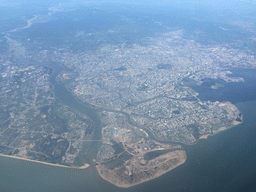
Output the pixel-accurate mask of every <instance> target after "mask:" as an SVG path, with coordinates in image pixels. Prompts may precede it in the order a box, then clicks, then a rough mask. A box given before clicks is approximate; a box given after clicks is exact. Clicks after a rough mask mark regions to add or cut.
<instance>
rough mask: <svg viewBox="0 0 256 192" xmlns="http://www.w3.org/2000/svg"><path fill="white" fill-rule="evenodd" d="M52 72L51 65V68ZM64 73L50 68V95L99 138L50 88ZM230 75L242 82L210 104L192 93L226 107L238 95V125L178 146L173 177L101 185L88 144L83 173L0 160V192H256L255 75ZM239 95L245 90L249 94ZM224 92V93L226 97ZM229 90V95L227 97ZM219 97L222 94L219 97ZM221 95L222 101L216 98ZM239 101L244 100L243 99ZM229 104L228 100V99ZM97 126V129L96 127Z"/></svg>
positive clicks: (68, 98) (204, 90)
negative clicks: (180, 155) (181, 155)
mask: <svg viewBox="0 0 256 192" xmlns="http://www.w3.org/2000/svg"><path fill="white" fill-rule="evenodd" d="M51 66H53V64H51ZM61 70H63V68H62V67H60V66H58V67H55V70H54V72H53V74H52V77H51V83H52V84H53V91H54V94H55V96H56V97H57V99H58V100H59V101H60V102H62V103H63V104H65V105H68V106H70V107H72V108H74V109H76V110H77V111H79V112H82V113H85V114H86V115H88V116H89V117H90V118H91V119H93V121H94V122H96V125H95V127H96V131H95V132H96V134H95V135H94V139H97V138H98V137H100V131H101V123H100V122H99V119H98V117H97V114H96V112H95V111H94V109H93V108H90V107H89V106H87V105H81V104H79V103H78V102H79V101H78V100H77V99H76V98H75V97H74V96H73V95H72V94H71V93H70V92H69V90H67V89H66V88H65V85H63V84H60V83H56V82H54V79H55V77H56V76H57V74H58V73H59V72H60V71H61ZM230 70H231V71H232V70H233V74H232V75H236V74H239V75H240V77H243V78H244V79H245V82H242V83H237V84H236V86H237V87H236V89H234V87H233V86H234V83H226V84H225V87H220V88H219V90H218V91H217V92H216V94H217V95H214V92H213V93H212V94H211V95H212V98H210V97H209V94H208V92H209V87H201V88H200V89H199V88H197V91H199V95H200V97H201V99H203V100H212V101H213V100H214V98H215V99H218V100H221V101H225V100H226V98H229V96H230V95H237V96H238V97H237V98H235V99H234V101H235V105H236V106H237V107H238V109H239V110H240V111H241V112H242V114H243V118H244V119H243V123H242V124H240V125H238V126H235V127H234V128H231V129H229V130H226V131H224V132H222V133H219V134H217V135H214V136H210V137H208V139H202V140H199V142H198V143H197V144H195V145H183V146H184V148H185V150H186V152H187V160H186V162H185V163H184V164H182V165H181V166H179V167H177V168H175V169H173V170H172V171H170V172H168V173H166V174H164V175H162V176H160V177H158V178H156V179H154V180H151V181H148V182H145V183H142V184H140V185H137V186H133V187H131V188H128V189H124V188H119V187H116V186H114V185H112V184H110V183H108V182H107V181H105V180H103V179H102V178H101V177H100V176H99V174H98V173H97V170H96V168H95V166H94V165H93V161H92V159H93V157H95V155H96V153H97V150H98V147H99V146H98V144H97V142H96V143H92V146H91V148H92V149H91V150H90V151H89V154H88V156H87V158H88V159H87V160H88V162H89V163H90V164H91V165H92V166H90V167H89V168H87V169H84V170H79V169H70V168H64V167H55V166H51V165H45V164H40V163H36V162H30V161H25V160H19V159H13V158H8V157H0V167H1V171H0V191H19V192H23V191H24V192H29V191H33V192H35V191H38V192H45V191H47V192H50V191H54V192H58V191H60V192H74V191H79V192H83V191H85V192H89V191H93V192H100V191H104V192H106V191H109V192H110V191H111V192H122V191H125V192H126V191H127V192H133V191H134V192H141V191H147V192H155V191H174V192H176V191H177V192H180V191H184V192H185V191H186V192H187V191H191V192H201V191H202V192H205V191H208V192H216V191H219V192H227V191H232V192H233V191H234V192H236V191H255V189H256V184H255V183H256V142H255V141H256V118H255V117H256V89H255V82H256V76H255V70H251V69H242V68H240V69H230ZM239 87H240V88H241V91H242V92H244V87H247V89H248V90H247V92H248V93H251V95H250V96H248V94H242V93H241V94H237V93H238V91H239ZM226 90H229V91H226ZM232 90H233V93H232ZM220 92H221V94H220ZM220 95H221V97H220ZM243 95H244V96H243ZM232 98H233V97H232ZM97 121H98V123H97Z"/></svg>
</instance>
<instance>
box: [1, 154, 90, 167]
mask: <svg viewBox="0 0 256 192" xmlns="http://www.w3.org/2000/svg"><path fill="white" fill-rule="evenodd" d="M0 157H8V158H13V159H19V160H23V161H30V162H34V163H41V164H45V165H50V166H55V167H63V168H69V169H86V168H88V167H89V166H90V165H89V164H88V163H85V164H84V165H82V166H80V167H76V166H67V165H60V164H54V163H47V162H43V161H37V160H32V159H26V158H24V157H17V156H12V155H4V154H1V153H0Z"/></svg>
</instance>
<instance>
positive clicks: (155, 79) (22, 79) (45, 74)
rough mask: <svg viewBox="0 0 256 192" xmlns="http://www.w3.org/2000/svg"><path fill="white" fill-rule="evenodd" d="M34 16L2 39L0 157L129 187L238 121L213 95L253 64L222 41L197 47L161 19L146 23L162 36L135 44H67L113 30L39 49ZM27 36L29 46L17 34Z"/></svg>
mask: <svg viewBox="0 0 256 192" xmlns="http://www.w3.org/2000/svg"><path fill="white" fill-rule="evenodd" d="M55 12H58V11H56V10H54V11H52V10H51V11H50V12H49V14H48V15H49V17H50V16H52V15H54V14H57V13H55ZM37 19H38V17H36V16H35V17H34V18H33V19H30V20H28V21H27V25H26V26H25V27H18V28H15V29H13V30H10V31H8V32H6V33H5V34H4V35H5V36H4V38H5V41H6V43H7V45H8V47H9V48H8V51H6V52H5V54H2V55H1V58H0V59H1V63H2V65H1V68H0V70H1V71H0V72H1V76H0V80H1V81H0V97H1V103H0V106H1V108H0V125H1V127H0V129H1V130H0V152H1V154H3V155H5V156H9V157H15V158H20V159H28V160H30V161H34V162H44V163H47V164H48V165H53V166H54V165H56V166H63V167H70V168H76V169H77V168H80V169H87V168H88V167H89V168H90V167H94V168H92V169H95V170H97V172H98V174H99V176H101V177H102V178H103V179H105V180H106V181H108V182H110V183H112V184H114V185H116V186H118V187H122V188H130V187H132V186H135V185H139V184H142V183H144V182H146V181H149V180H153V179H156V178H158V177H160V176H162V175H164V174H166V173H167V172H169V171H171V170H173V169H175V168H177V167H178V166H180V165H182V164H184V163H185V162H186V160H187V158H188V156H187V151H189V153H191V151H192V146H193V145H196V144H197V143H198V142H199V140H200V139H207V137H209V136H213V135H216V134H219V133H221V132H223V131H226V130H229V129H231V128H233V127H235V126H237V125H239V124H241V123H243V121H244V120H243V113H242V112H241V111H240V110H239V108H238V107H237V105H236V104H237V100H232V99H227V98H225V97H224V98H223V97H222V96H221V95H218V92H219V93H223V90H225V89H226V88H227V89H228V87H232V86H234V87H236V85H237V87H242V86H243V85H244V84H245V85H247V83H248V81H247V80H248V78H247V77H246V75H244V74H243V73H239V72H238V73H236V70H242V71H243V70H244V71H246V69H245V68H255V67H256V62H255V60H254V56H253V54H251V53H248V52H246V51H244V50H240V49H237V48H233V47H232V46H231V45H229V44H225V45H224V44H213V45H211V44H208V45H204V44H202V43H200V42H199V41H196V39H194V38H192V37H188V36H187V35H185V32H184V31H183V30H180V29H179V30H171V29H169V28H168V27H167V26H165V25H164V24H163V23H161V22H154V25H157V26H158V27H163V28H165V32H161V33H157V35H156V36H154V37H147V38H143V39H141V40H140V42H139V43H133V44H128V43H127V44H126V43H122V44H121V43H120V44H111V43H101V44H100V45H98V46H96V47H94V49H91V50H84V51H81V50H74V49H73V48H72V47H69V43H70V42H72V41H80V42H84V43H85V44H87V43H88V41H90V43H92V42H94V41H92V40H91V39H90V38H91V37H92V36H94V38H95V39H97V38H99V39H102V38H105V37H106V33H109V34H113V33H115V30H114V29H112V28H111V29H108V30H107V31H104V32H98V33H95V34H94V33H87V32H86V31H76V33H74V34H73V36H72V38H73V39H70V38H67V37H66V38H67V39H66V43H67V44H68V45H67V46H66V45H65V46H60V47H59V46H54V45H52V47H51V48H47V46H45V47H44V46H42V45H41V44H40V43H42V42H43V41H42V42H40V38H46V36H43V35H42V37H40V35H39V36H38V37H35V36H33V33H35V32H34V31H37V30H36V28H37V27H38V25H47V23H50V24H51V21H49V20H50V19H49V18H48V17H45V19H42V21H41V20H39V21H38V20H37ZM48 19H49V20H48ZM35 21H37V22H35ZM52 22H55V21H52ZM35 23H36V25H35V27H33V26H34V24H35ZM129 25H132V22H129ZM166 29H167V30H166ZM30 30H31V32H30V33H31V37H30V38H29V39H28V38H27V36H26V35H24V34H23V33H24V31H30ZM17 34H19V35H20V36H22V35H24V38H20V36H19V35H17ZM88 39H89V40H88ZM95 43H96V41H95ZM244 73H246V72H244ZM246 74H248V72H247V73H246ZM251 74H253V73H251ZM249 80H251V79H249ZM250 82H251V81H250ZM209 93H212V95H213V96H216V98H217V99H216V98H215V99H212V98H211V97H210V96H211V95H210V96H209V95H207V94H209ZM223 95H224V94H223ZM252 97H253V96H252ZM214 137H215V136H214ZM188 146H189V147H191V149H189V150H187V148H188ZM89 168H88V169H89Z"/></svg>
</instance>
